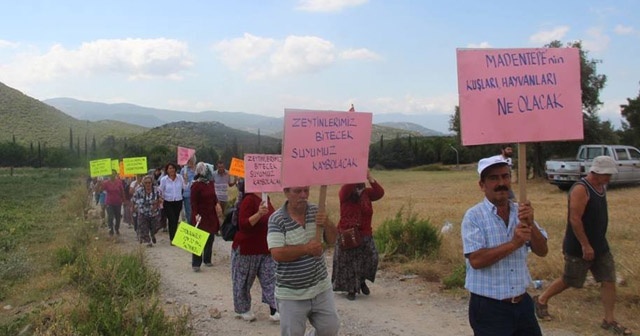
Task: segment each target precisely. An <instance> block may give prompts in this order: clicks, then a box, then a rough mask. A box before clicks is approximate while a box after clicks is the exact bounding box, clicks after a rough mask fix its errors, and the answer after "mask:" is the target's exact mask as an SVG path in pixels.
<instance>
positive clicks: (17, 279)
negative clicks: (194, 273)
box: [0, 169, 191, 335]
mask: <svg viewBox="0 0 640 336" xmlns="http://www.w3.org/2000/svg"><path fill="white" fill-rule="evenodd" d="M0 190H4V191H12V192H8V193H7V192H3V193H0V218H1V220H0V248H1V249H2V252H3V253H2V254H0V270H1V271H0V279H1V281H0V284H1V285H0V301H1V305H2V306H3V310H2V311H1V312H0V334H1V335H18V334H21V335H190V334H191V329H190V325H189V311H188V309H185V310H184V311H181V312H177V313H176V314H174V315H171V316H169V315H168V314H165V312H164V310H163V308H162V305H161V304H160V301H159V299H158V286H159V284H160V278H159V274H158V273H157V272H156V271H155V270H154V269H151V268H149V266H147V264H146V263H145V257H144V254H143V253H142V252H140V251H133V252H131V251H120V250H118V249H114V248H113V242H111V241H107V240H106V239H105V237H103V236H101V235H100V234H98V230H97V229H98V228H97V227H96V224H97V223H91V222H89V221H86V220H85V219H84V213H85V210H86V209H87V208H88V202H89V197H88V193H87V190H86V186H85V184H84V180H83V179H82V178H80V175H79V172H78V171H75V170H58V169H56V170H47V169H16V170H15V171H14V176H13V177H11V176H9V174H8V170H7V169H2V170H0Z"/></svg>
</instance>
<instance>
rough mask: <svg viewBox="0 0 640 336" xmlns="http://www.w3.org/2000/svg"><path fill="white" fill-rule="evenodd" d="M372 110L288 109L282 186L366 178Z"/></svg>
mask: <svg viewBox="0 0 640 336" xmlns="http://www.w3.org/2000/svg"><path fill="white" fill-rule="evenodd" d="M371 120H372V114H371V113H362V112H339V111H312V110H292V109H285V112H284V136H283V149H282V178H281V180H282V187H296V186H308V185H330V184H344V183H358V182H363V181H365V180H366V178H367V168H368V162H369V142H370V140H371Z"/></svg>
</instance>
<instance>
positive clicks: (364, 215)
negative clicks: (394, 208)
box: [331, 172, 384, 300]
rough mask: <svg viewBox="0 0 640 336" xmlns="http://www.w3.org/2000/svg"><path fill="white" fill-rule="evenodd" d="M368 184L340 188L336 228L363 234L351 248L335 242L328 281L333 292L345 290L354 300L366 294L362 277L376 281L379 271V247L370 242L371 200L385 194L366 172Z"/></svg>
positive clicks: (371, 235)
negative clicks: (360, 241) (359, 295)
mask: <svg viewBox="0 0 640 336" xmlns="http://www.w3.org/2000/svg"><path fill="white" fill-rule="evenodd" d="M367 180H368V181H369V184H370V185H371V187H369V188H365V184H364V183H356V184H345V185H343V186H342V187H341V188H340V192H339V197H340V222H338V231H342V230H346V229H349V228H352V227H353V228H356V229H357V230H358V231H360V235H361V236H362V244H360V246H358V247H355V248H352V249H342V248H341V247H340V244H336V247H335V251H334V253H333V273H332V274H331V282H332V283H333V290H334V291H342V292H347V299H349V300H355V299H356V293H360V292H362V294H364V295H369V293H370V290H369V287H367V284H366V283H365V280H369V281H371V282H374V281H375V278H376V272H377V270H378V250H377V249H376V245H375V243H374V241H373V232H372V229H371V218H372V217H373V207H372V206H371V202H373V201H377V200H379V199H381V198H382V196H384V189H383V188H382V186H381V185H380V184H379V183H378V182H377V181H376V180H375V179H374V178H373V177H371V174H370V173H369V172H367Z"/></svg>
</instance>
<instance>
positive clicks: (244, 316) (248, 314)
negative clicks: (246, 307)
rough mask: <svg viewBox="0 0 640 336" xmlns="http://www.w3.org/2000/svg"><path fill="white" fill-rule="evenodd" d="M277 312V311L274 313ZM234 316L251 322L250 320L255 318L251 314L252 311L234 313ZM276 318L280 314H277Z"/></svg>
mask: <svg viewBox="0 0 640 336" xmlns="http://www.w3.org/2000/svg"><path fill="white" fill-rule="evenodd" d="M276 314H277V313H276ZM236 318H238V319H240V318H241V319H243V320H245V321H247V322H251V321H255V320H256V316H255V315H253V313H252V312H251V311H248V312H246V313H236ZM278 319H280V315H278Z"/></svg>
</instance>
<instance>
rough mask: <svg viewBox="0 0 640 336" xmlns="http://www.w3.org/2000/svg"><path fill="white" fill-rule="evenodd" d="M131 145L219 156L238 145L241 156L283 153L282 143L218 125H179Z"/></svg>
mask: <svg viewBox="0 0 640 336" xmlns="http://www.w3.org/2000/svg"><path fill="white" fill-rule="evenodd" d="M129 143H131V144H135V145H140V146H143V147H146V148H151V147H153V146H155V145H158V144H162V145H166V146H178V145H179V146H183V147H190V148H203V147H213V148H215V149H216V151H217V152H218V153H222V152H223V151H224V150H225V148H227V147H229V148H233V147H235V146H236V145H237V147H238V151H239V152H245V153H260V152H267V153H273V152H276V151H279V150H280V147H281V143H280V140H279V139H276V138H273V137H270V136H264V135H262V136H258V135H257V134H253V133H250V132H247V131H241V130H237V129H235V128H231V127H227V126H225V125H224V124H222V123H219V122H215V121H214V122H188V121H180V122H174V123H169V124H165V125H162V126H160V127H156V128H152V129H150V130H149V131H147V132H145V133H143V134H140V135H138V136H135V137H133V138H130V139H129Z"/></svg>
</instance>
